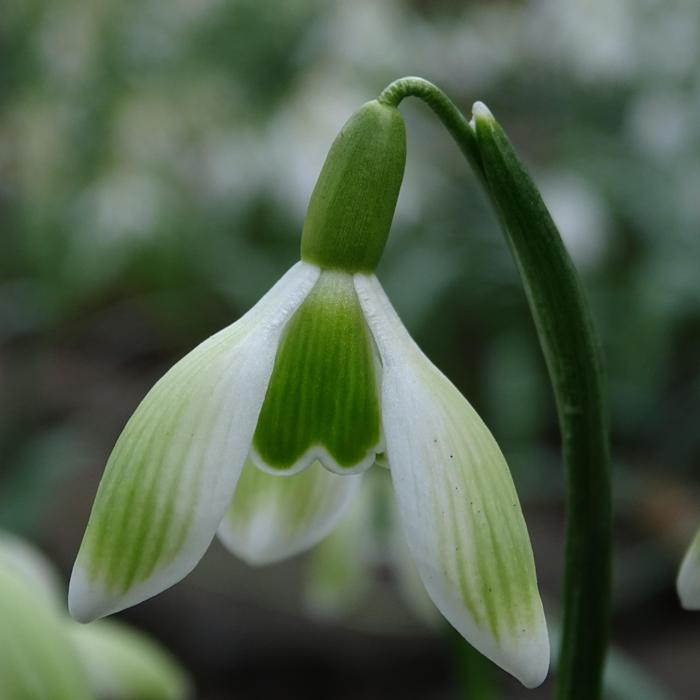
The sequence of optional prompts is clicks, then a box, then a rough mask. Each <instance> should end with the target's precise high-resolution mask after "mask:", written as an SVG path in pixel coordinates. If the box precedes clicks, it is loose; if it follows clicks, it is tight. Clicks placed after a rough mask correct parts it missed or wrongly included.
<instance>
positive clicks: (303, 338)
mask: <svg viewBox="0 0 700 700" xmlns="http://www.w3.org/2000/svg"><path fill="white" fill-rule="evenodd" d="M376 367H377V362H376V360H375V350H374V346H373V341H372V339H371V338H370V334H369V330H368V328H367V324H366V323H365V319H364V317H363V315H362V310H361V308H360V305H359V302H358V300H357V295H356V294H355V288H354V286H353V282H352V277H351V276H350V275H348V274H345V273H341V272H333V271H324V272H323V273H322V274H321V277H320V278H319V281H318V282H317V283H316V286H315V287H314V288H313V290H312V291H311V293H310V294H309V296H308V297H307V299H306V300H305V301H304V303H303V304H302V305H301V307H300V308H299V310H298V311H297V312H296V313H295V314H294V316H293V317H292V319H291V320H290V321H289V325H288V327H287V328H286V330H285V332H284V336H283V338H282V341H281V343H280V347H279V350H278V351H277V357H276V358H275V365H274V369H273V372H272V377H271V379H270V385H269V387H268V389H267V394H266V396H265V401H264V403H263V407H262V410H261V411H260V418H259V419H258V426H257V429H256V431H255V436H254V438H253V448H254V451H253V455H254V458H255V459H256V460H257V461H258V462H262V463H263V464H264V465H265V466H267V467H271V468H273V469H281V470H287V469H292V468H297V467H300V466H305V465H304V464H303V463H304V461H307V460H308V461H311V456H312V455H313V454H315V455H316V457H317V458H318V459H320V460H321V461H322V462H324V466H326V467H329V468H331V469H333V470H338V468H340V470H342V469H353V468H357V467H358V466H369V464H371V461H372V459H373V455H374V453H376V452H378V451H379V450H380V448H381V444H380V443H381V429H380V411H379V398H378V392H377V378H376V374H377V372H376ZM327 457H330V460H332V461H331V463H330V464H328V463H326V462H328V461H329V460H328V459H327ZM369 458H372V459H369ZM368 460H369V461H368Z"/></svg>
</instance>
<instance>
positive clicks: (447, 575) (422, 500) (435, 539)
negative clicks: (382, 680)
mask: <svg viewBox="0 0 700 700" xmlns="http://www.w3.org/2000/svg"><path fill="white" fill-rule="evenodd" d="M355 287H356V289H357V292H358V296H359V299H360V303H361V304H362V308H363V310H364V312H365V317H366V318H367V321H368V323H369V326H370V328H371V330H372V333H373V334H374V338H375V341H376V343H377V345H378V347H379V352H380V355H381V358H382V364H383V376H382V417H383V424H384V434H385V440H386V444H387V456H388V459H389V467H390V469H391V474H392V479H393V482H394V490H395V492H396V497H397V500H398V505H399V512H400V515H401V519H402V524H403V529H404V532H405V534H406V539H407V541H408V545H409V548H410V550H411V552H412V554H413V557H414V559H415V561H416V564H417V566H418V571H419V573H420V575H421V578H422V579H423V583H424V584H425V587H426V589H427V590H428V593H429V594H430V597H431V598H432V599H433V602H434V603H435V605H436V606H437V607H438V608H439V609H440V611H441V612H442V613H443V615H445V617H446V618H447V619H448V620H449V622H450V623H451V624H452V625H454V627H455V628H456V629H457V630H458V631H459V632H460V633H461V634H462V635H463V636H464V637H465V638H466V639H467V640H468V641H469V642H470V643H471V644H473V645H474V646H475V647H476V648H477V649H478V650H479V651H481V652H482V653H483V654H485V655H486V656H488V657H489V658H490V659H491V660H492V661H494V662H495V663H496V664H498V665H499V666H501V667H502V668H504V669H505V670H507V671H508V672H510V673H512V674H513V675H514V676H516V677H517V678H518V679H519V680H520V681H521V682H522V683H523V684H524V685H526V686H528V687H534V686H537V685H539V684H540V683H541V682H542V681H543V680H544V678H545V676H546V674H547V671H548V668H549V638H548V635H547V628H546V625H545V619H544V612H543V610H542V603H541V600H540V597H539V592H538V590H537V582H536V577H535V568H534V561H533V557H532V550H531V548H530V542H529V538H528V535H527V529H526V526H525V522H524V519H523V517H522V512H521V510H520V505H519V503H518V497H517V494H516V492H515V488H514V486H513V482H512V480H511V477H510V473H509V471H508V467H507V466H506V463H505V460H504V458H503V455H502V454H501V452H500V450H499V449H498V446H497V445H496V442H495V440H494V439H493V437H492V436H491V434H490V433H489V431H488V429H487V428H486V426H485V425H484V424H483V422H482V421H481V419H480V418H479V417H478V416H477V415H476V413H475V412H474V410H473V409H472V408H471V406H470V405H469V404H468V403H467V401H466V400H465V399H464V397H463V396H462V395H461V394H460V393H459V392H458V391H457V389H456V388H455V387H454V386H453V385H452V384H451V383H450V382H449V380H448V379H447V378H446V377H445V376H444V375H442V374H441V373H440V371H439V370H437V369H436V368H435V367H434V366H433V365H432V364H431V363H430V361H429V360H428V359H427V358H426V357H425V355H423V353H422V352H421V351H420V349H419V348H418V346H417V345H416V344H415V343H414V342H413V340H412V339H411V338H410V336H409V335H408V333H407V331H406V329H405V328H404V326H403V324H402V323H401V321H400V320H399V318H398V316H397V315H396V312H395V311H394V310H393V308H392V306H391V304H390V302H389V300H388V299H387V297H386V295H385V294H384V291H383V290H382V288H381V285H380V284H379V282H378V281H377V280H376V278H375V277H374V276H373V275H370V276H367V275H356V276H355Z"/></svg>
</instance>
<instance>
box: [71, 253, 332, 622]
mask: <svg viewBox="0 0 700 700" xmlns="http://www.w3.org/2000/svg"><path fill="white" fill-rule="evenodd" d="M318 276H319V270H318V268H316V267H315V266H313V265H308V264H305V263H298V264H297V265H295V266H294V267H293V268H292V269H291V270H289V271H288V272H287V274H286V275H284V277H282V279H281V280H280V281H279V282H278V283H277V284H276V285H275V286H274V287H273V288H272V289H271V290H270V291H269V292H268V293H267V294H266V295H265V296H264V297H263V298H262V299H261V300H260V302H258V304H256V306H255V307H253V308H252V309H251V310H250V311H249V312H248V313H247V314H246V315H245V316H243V317H242V318H241V319H240V320H239V321H237V322H236V323H234V324H232V325H231V326H229V327H228V328H225V329H224V330H222V331H220V332H219V333H217V334H216V335H213V336H212V337H211V338H209V339H208V340H206V341H204V342H203V343H202V344H201V345H199V346H198V347H197V348H195V349H194V350H193V351H192V352H190V353H189V354H188V355H187V356H186V357H185V358H183V359H182V360H180V362H178V363H177V364H176V365H175V366H174V367H173V368H172V369H171V370H170V371H169V372H168V373H167V374H166V375H165V376H164V377H163V378H162V379H161V380H160V381H159V382H158V383H157V384H156V385H155V386H154V387H153V389H151V391H150V392H149V393H148V395H147V396H146V398H145V399H144V400H143V401H142V402H141V404H140V405H139V407H138V408H137V409H136V412H135V413H134V415H133V416H132V417H131V419H130V420H129V422H128V423H127V425H126V428H125V429H124V431H123V432H122V434H121V436H120V437H119V440H118V441H117V444H116V446H115V448H114V450H113V451H112V454H111V456H110V458H109V461H108V463H107V468H106V470H105V473H104V476H103V477H102V482H101V483H100V488H99V490H98V493H97V497H96V499H95V504H94V506H93V509H92V514H91V515H90V522H89V523H88V527H87V531H86V533H85V537H84V539H83V544H82V546H81V549H80V553H79V554H78V559H77V561H76V563H75V566H74V568H73V575H72V577H71V582H70V590H69V594H68V602H69V607H70V611H71V614H72V615H73V617H74V618H75V619H76V620H79V621H81V622H84V621H89V620H92V619H95V618H97V617H102V616H103V615H108V614H110V613H113V612H116V611H118V610H122V609H123V608H126V607H129V606H130V605H135V604H136V603H139V602H141V601H142V600H145V599H146V598H149V597H151V596H153V595H155V594H156V593H159V592H160V591H162V590H164V589H165V588H167V587H169V586H171V585H173V584H174V583H176V582H177V581H179V580H180V579H181V578H183V577H184V576H185V575H186V574H187V573H189V572H190V571H191V570H192V568H193V567H194V566H195V564H196V563H197V562H198V561H199V559H200V558H201V557H202V555H203V554H204V552H205V551H206V549H207V547H208V546H209V543H210V542H211V539H212V537H213V536H214V534H215V532H216V528H217V527H218V525H219V522H220V521H221V519H222V518H223V516H224V513H225V511H226V508H227V507H228V505H229V503H230V501H231V496H232V494H233V490H234V488H235V486H236V482H237V480H238V477H239V475H240V472H241V469H242V468H243V464H244V462H245V459H246V455H247V454H248V451H249V449H250V443H251V439H252V435H253V431H254V430H255V424H256V421H257V417H258V413H259V412H260V406H261V405H262V401H263V398H264V396H265V391H266V389H267V384H268V381H269V378H270V373H271V371H272V365H273V361H274V358H275V352H276V350H277V346H278V344H279V339H280V336H281V334H282V331H283V329H284V325H285V323H286V321H287V320H288V319H289V318H290V317H291V315H292V314H293V313H294V311H295V310H296V309H297V308H298V306H299V304H300V303H301V302H302V301H303V299H304V298H305V296H306V295H307V294H308V292H309V291H310V289H311V288H312V287H313V285H314V283H315V281H316V280H317V279H318Z"/></svg>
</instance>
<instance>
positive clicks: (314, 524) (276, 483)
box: [218, 460, 362, 564]
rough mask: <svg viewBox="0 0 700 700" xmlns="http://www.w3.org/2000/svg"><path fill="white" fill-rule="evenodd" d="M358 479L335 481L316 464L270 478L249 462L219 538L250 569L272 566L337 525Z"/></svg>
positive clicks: (338, 478) (299, 550)
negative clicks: (250, 565) (251, 565)
mask: <svg viewBox="0 0 700 700" xmlns="http://www.w3.org/2000/svg"><path fill="white" fill-rule="evenodd" d="M361 478H362V477H361V476H359V475H358V476H353V475H348V476H339V475H338V474H333V473H332V472H330V471H328V470H327V469H324V468H323V467H322V466H321V464H320V463H319V462H315V463H314V464H312V465H311V466H310V467H309V468H308V469H305V470H304V471H303V472H301V473H299V474H294V475H292V476H286V475H282V476H280V475H271V474H267V473H265V472H263V471H262V470H260V469H258V468H257V467H256V466H255V465H254V464H253V463H252V462H251V461H250V460H249V461H248V462H246V465H245V467H244V468H243V473H242V474H241V478H240V480H239V482H238V486H237V487H236V492H235V493H234V495H233V501H232V502H231V505H230V507H229V509H228V511H227V513H226V516H225V517H224V519H223V520H222V521H221V525H219V530H218V535H219V539H220V540H221V541H222V543H223V544H224V545H225V546H226V547H227V548H228V549H229V550H231V552H233V553H234V554H236V555H237V556H239V557H240V558H241V559H243V560H244V561H246V562H248V563H249V564H271V563H273V562H276V561H280V560H282V559H286V558H287V557H291V556H293V555H295V554H299V553H300V552H303V551H305V550H307V549H309V548H310V547H313V546H314V545H315V544H317V543H318V542H320V541H321V540H322V539H323V538H324V537H325V536H326V535H327V534H328V533H329V532H330V531H331V530H332V529H333V528H334V527H335V525H336V524H337V523H338V521H339V520H340V518H341V517H342V516H343V514H344V513H345V509H346V506H347V505H348V503H349V502H350V500H351V498H352V497H353V495H354V494H355V492H356V491H357V487H358V485H359V480H360V479H361Z"/></svg>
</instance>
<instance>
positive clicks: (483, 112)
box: [472, 102, 493, 119]
mask: <svg viewBox="0 0 700 700" xmlns="http://www.w3.org/2000/svg"><path fill="white" fill-rule="evenodd" d="M472 114H473V115H474V118H475V119H493V114H491V110H490V109H489V108H488V107H487V106H486V105H485V104H484V103H483V102H475V103H474V106H473V107H472Z"/></svg>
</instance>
